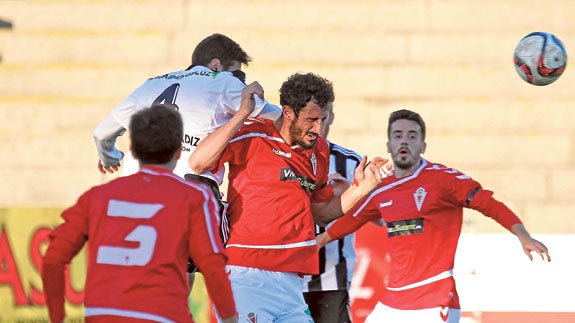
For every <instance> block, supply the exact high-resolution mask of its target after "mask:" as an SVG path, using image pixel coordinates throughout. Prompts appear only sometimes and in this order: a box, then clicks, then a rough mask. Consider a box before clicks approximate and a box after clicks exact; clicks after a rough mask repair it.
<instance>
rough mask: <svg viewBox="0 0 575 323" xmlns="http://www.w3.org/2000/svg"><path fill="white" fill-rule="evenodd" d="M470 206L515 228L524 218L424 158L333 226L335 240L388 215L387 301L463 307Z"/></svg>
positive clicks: (478, 187) (472, 182) (469, 181)
mask: <svg viewBox="0 0 575 323" xmlns="http://www.w3.org/2000/svg"><path fill="white" fill-rule="evenodd" d="M464 207H469V208H472V209H475V210H478V211H480V212H482V213H483V214H485V215H487V216H490V217H492V218H494V219H495V220H496V221H497V222H499V223H500V224H501V225H503V226H504V227H505V228H507V229H510V228H511V226H513V225H514V224H516V223H521V221H520V220H519V219H518V218H517V216H515V214H514V213H513V212H512V211H511V210H509V209H508V208H507V207H506V206H505V205H503V204H502V203H501V202H499V201H497V200H495V199H494V198H493V197H492V192H490V191H486V190H483V189H482V188H481V185H480V184H479V183H478V182H476V181H475V180H473V179H471V178H470V177H469V176H467V175H465V174H463V173H461V172H459V171H457V170H456V169H453V168H447V167H445V166H443V165H439V164H431V163H429V162H427V161H426V160H425V159H421V166H420V167H419V168H418V169H417V170H416V171H415V172H414V173H413V174H412V175H410V176H406V177H403V178H396V177H395V176H393V174H392V175H391V176H389V177H387V178H385V179H383V181H382V183H380V185H379V186H378V187H377V188H376V189H375V190H373V191H372V193H371V194H370V195H368V196H367V197H366V198H365V199H364V200H362V201H360V202H359V203H358V204H357V206H356V207H355V208H354V209H353V210H352V211H350V212H349V213H347V214H346V215H345V216H344V217H342V218H340V219H339V220H338V221H336V222H335V223H334V225H333V226H332V227H331V228H329V229H328V234H329V236H330V237H332V238H339V237H341V236H344V235H345V234H346V233H347V232H349V231H355V230H356V229H358V228H359V227H361V225H363V224H364V223H367V222H369V221H379V220H380V219H383V220H384V221H385V223H386V228H387V237H388V252H389V256H390V272H389V281H388V284H387V287H386V291H385V293H384V294H383V296H382V299H381V302H382V303H383V304H385V305H387V306H390V307H393V308H398V309H406V310H410V309H422V308H432V307H438V306H445V307H450V308H459V298H458V295H457V291H456V289H455V281H454V279H453V263H454V259H455V251H456V249H457V243H458V240H459V235H460V233H461V226H462V220H463V208H464Z"/></svg>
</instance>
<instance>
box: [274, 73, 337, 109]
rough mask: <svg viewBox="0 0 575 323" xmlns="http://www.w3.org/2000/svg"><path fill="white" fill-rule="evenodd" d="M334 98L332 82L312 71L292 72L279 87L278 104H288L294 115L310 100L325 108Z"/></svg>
mask: <svg viewBox="0 0 575 323" xmlns="http://www.w3.org/2000/svg"><path fill="white" fill-rule="evenodd" d="M334 100H335V95H334V93H333V84H332V83H331V82H330V81H329V80H327V79H325V78H323V77H321V76H318V75H316V74H313V73H307V74H301V73H296V74H293V75H291V76H290V77H289V78H288V79H287V80H286V81H285V82H284V83H283V84H282V86H281V88H280V104H281V105H288V106H290V107H291V108H292V109H293V111H294V113H295V114H296V116H298V114H299V112H300V111H301V109H302V108H303V107H305V106H306V105H307V104H308V102H310V101H311V102H314V103H315V104H317V105H319V106H320V107H322V108H325V107H327V104H328V103H330V102H333V101H334Z"/></svg>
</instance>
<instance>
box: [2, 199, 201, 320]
mask: <svg viewBox="0 0 575 323" xmlns="http://www.w3.org/2000/svg"><path fill="white" fill-rule="evenodd" d="M61 211H62V209H58V208H17V209H13V208H11V209H2V208H0V323H7V322H14V323H27V322H30V323H32V322H34V323H38V322H49V320H48V310H47V307H46V301H45V299H44V294H43V287H42V279H41V268H42V256H43V255H44V252H45V251H46V248H47V247H48V244H49V234H50V232H51V231H52V229H54V228H55V227H56V226H58V225H59V224H60V223H62V220H61V218H60V212H61ZM86 263H87V261H86V252H85V248H84V249H82V251H81V252H80V253H79V254H78V255H77V256H76V257H75V258H74V259H73V261H72V263H71V264H70V267H69V270H68V276H67V279H66V322H84V307H83V304H82V303H83V299H84V283H85V278H86ZM198 276H200V277H197V279H196V283H195V284H194V289H193V292H192V295H191V297H190V309H191V310H192V314H193V315H194V319H195V320H196V322H199V323H202V322H209V321H210V315H209V309H210V301H209V298H208V296H207V293H206V291H205V285H204V282H203V279H202V278H203V277H201V275H198Z"/></svg>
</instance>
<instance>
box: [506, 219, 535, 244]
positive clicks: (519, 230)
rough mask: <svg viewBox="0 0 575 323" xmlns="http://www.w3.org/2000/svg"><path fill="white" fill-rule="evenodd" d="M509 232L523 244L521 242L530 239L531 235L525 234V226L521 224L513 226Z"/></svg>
mask: <svg viewBox="0 0 575 323" xmlns="http://www.w3.org/2000/svg"><path fill="white" fill-rule="evenodd" d="M510 231H511V233H513V234H514V235H515V236H516V237H517V238H518V239H519V241H522V242H523V241H525V240H527V239H530V238H531V235H530V234H529V232H527V229H526V228H525V226H524V225H523V224H522V223H516V224H514V225H513V226H512V227H511V230H510Z"/></svg>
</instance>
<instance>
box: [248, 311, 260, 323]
mask: <svg viewBox="0 0 575 323" xmlns="http://www.w3.org/2000/svg"><path fill="white" fill-rule="evenodd" d="M257 321H258V317H257V315H255V314H254V312H250V313H248V322H250V323H256V322H257Z"/></svg>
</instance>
